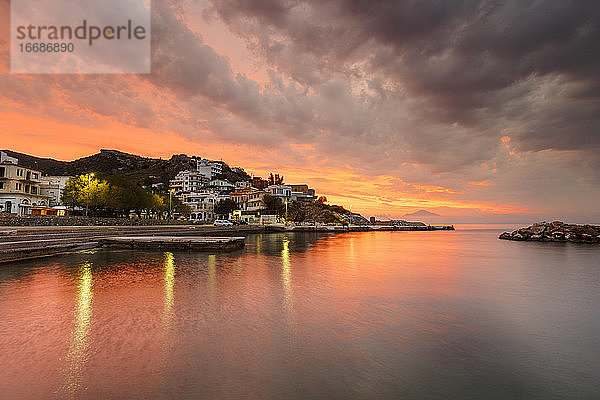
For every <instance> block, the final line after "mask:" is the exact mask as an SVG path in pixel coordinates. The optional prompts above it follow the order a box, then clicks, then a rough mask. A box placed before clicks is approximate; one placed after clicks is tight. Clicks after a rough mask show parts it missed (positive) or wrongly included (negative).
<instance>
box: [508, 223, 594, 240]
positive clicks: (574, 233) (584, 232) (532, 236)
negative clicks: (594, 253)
mask: <svg viewBox="0 0 600 400" xmlns="http://www.w3.org/2000/svg"><path fill="white" fill-rule="evenodd" d="M499 239H505V240H519V241H524V240H529V241H537V242H575V243H599V244H600V226H598V225H575V224H565V223H564V222H561V221H554V222H538V223H535V224H533V225H531V226H528V227H527V228H520V229H517V230H516V231H513V232H504V233H502V234H500V236H499Z"/></svg>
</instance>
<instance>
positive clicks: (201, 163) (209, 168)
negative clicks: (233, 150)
mask: <svg viewBox="0 0 600 400" xmlns="http://www.w3.org/2000/svg"><path fill="white" fill-rule="evenodd" d="M223 164H224V163H223V162H221V161H210V160H206V159H199V160H196V170H197V171H198V172H199V173H200V174H202V175H204V176H205V177H206V178H208V180H211V179H213V178H214V177H215V176H217V175H220V174H222V173H223Z"/></svg>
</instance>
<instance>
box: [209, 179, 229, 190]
mask: <svg viewBox="0 0 600 400" xmlns="http://www.w3.org/2000/svg"><path fill="white" fill-rule="evenodd" d="M208 186H211V187H214V188H217V189H219V190H222V191H225V190H227V191H228V190H233V189H235V185H233V184H232V183H231V182H229V181H225V180H223V179H213V180H212V181H210V182H209V184H208Z"/></svg>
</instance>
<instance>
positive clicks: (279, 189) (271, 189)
mask: <svg viewBox="0 0 600 400" xmlns="http://www.w3.org/2000/svg"><path fill="white" fill-rule="evenodd" d="M265 190H266V192H267V193H268V194H270V195H271V196H275V197H279V198H280V199H281V201H284V202H285V201H287V200H290V198H291V197H292V187H291V186H288V185H270V186H267V188H266V189H265Z"/></svg>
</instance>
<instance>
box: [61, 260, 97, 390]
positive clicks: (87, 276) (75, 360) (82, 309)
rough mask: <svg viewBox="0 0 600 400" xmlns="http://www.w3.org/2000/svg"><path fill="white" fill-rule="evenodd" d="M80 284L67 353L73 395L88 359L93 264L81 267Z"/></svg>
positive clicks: (68, 387) (68, 380) (67, 380)
mask: <svg viewBox="0 0 600 400" xmlns="http://www.w3.org/2000/svg"><path fill="white" fill-rule="evenodd" d="M78 274H79V285H78V290H77V307H76V308H75V321H74V322H75V324H74V325H75V326H74V329H73V333H72V336H71V345H70V348H69V353H68V354H67V362H66V365H67V366H68V370H67V372H66V383H65V389H66V391H67V393H69V394H70V396H71V397H73V396H74V395H75V392H76V391H77V389H78V388H79V387H80V386H81V375H82V370H83V367H84V366H85V363H86V361H87V351H88V349H89V336H90V332H91V318H92V296H93V293H92V264H91V263H85V264H82V265H81V266H80V267H79V271H78Z"/></svg>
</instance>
